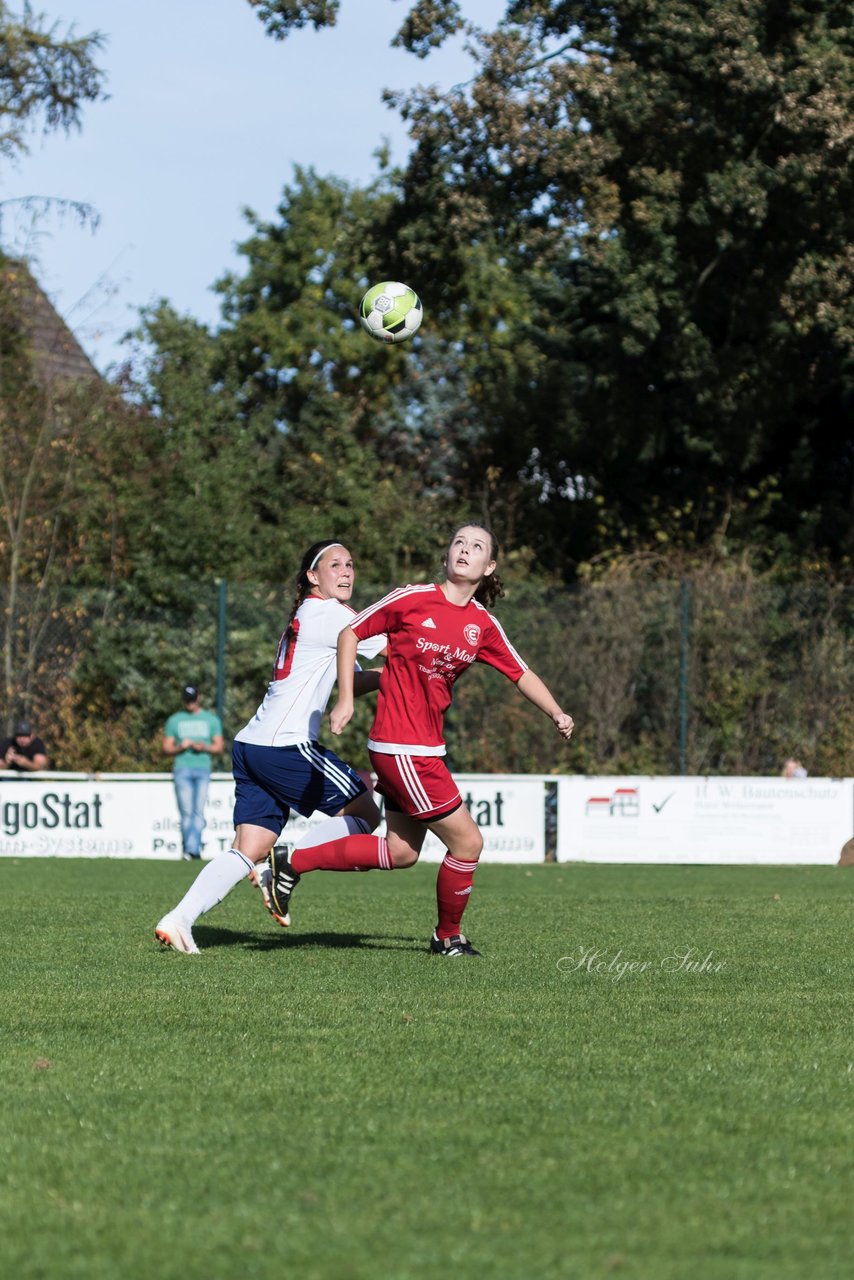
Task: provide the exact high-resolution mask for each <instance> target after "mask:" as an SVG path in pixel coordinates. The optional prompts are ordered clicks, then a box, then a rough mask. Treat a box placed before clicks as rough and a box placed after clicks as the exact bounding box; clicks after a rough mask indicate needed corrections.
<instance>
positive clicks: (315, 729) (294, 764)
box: [154, 541, 388, 954]
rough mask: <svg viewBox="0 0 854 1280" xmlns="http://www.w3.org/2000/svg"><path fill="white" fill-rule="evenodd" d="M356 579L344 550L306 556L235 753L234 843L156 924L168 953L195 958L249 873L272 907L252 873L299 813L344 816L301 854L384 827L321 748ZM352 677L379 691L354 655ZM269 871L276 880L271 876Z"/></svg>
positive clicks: (315, 834)
mask: <svg viewBox="0 0 854 1280" xmlns="http://www.w3.org/2000/svg"><path fill="white" fill-rule="evenodd" d="M354 577H355V571H354V568H353V560H352V557H351V555H350V553H349V551H348V550H347V548H346V547H345V546H343V545H342V543H340V542H330V541H326V542H318V543H315V544H314V546H313V547H309V549H308V551H307V552H306V554H305V556H304V557H303V561H302V565H301V567H300V571H299V574H298V575H297V592H296V597H295V599H294V604H293V609H292V610H291V616H290V618H289V620H288V625H287V626H286V628H285V630H284V632H283V633H282V637H281V639H280V641H279V647H278V649H277V651H276V660H275V662H274V664H273V675H272V679H271V681H270V684H269V685H268V687H267V692H266V694H265V696H264V700H263V702H262V703H261V705H260V707H259V708H258V710H257V711H256V712H255V715H254V716H253V717H252V719H251V720H250V721H249V723H248V724H247V725H245V726H244V728H243V729H241V730H240V732H239V733H238V734H237V736H236V738H235V740H234V745H233V747H232V761H233V767H234V782H235V795H234V825H235V836H234V843H233V845H232V847H231V849H229V850H228V851H227V852H226V853H222V854H220V855H219V856H218V857H216V858H213V859H212V860H211V861H210V862H208V863H207V864H206V865H205V866H204V867H203V868H202V870H201V871H200V872H199V874H198V876H197V877H196V879H195V881H194V882H193V884H192V885H191V886H190V888H189V890H188V892H187V893H186V894H185V895H184V897H183V898H182V899H181V901H180V902H179V903H178V905H177V906H176V907H174V908H173V909H172V910H171V911H170V912H169V913H168V914H167V915H165V916H164V917H163V919H162V920H161V921H160V922H159V924H158V925H157V927H156V928H155V931H154V932H155V936H156V937H157V938H158V939H159V940H160V942H161V943H162V944H163V945H164V946H166V947H173V948H174V949H175V950H176V951H183V952H188V953H191V954H195V953H196V952H198V947H197V946H196V943H195V941H194V939H193V934H192V926H193V924H194V923H195V921H196V920H197V919H198V917H199V916H200V915H202V914H203V913H204V912H205V911H210V909H211V907H214V906H216V904H217V903H218V902H221V901H222V899H223V898H224V897H225V895H226V894H227V893H229V892H230V891H231V890H232V889H233V888H234V886H235V885H236V884H237V883H238V882H239V881H240V880H243V879H244V877H245V876H247V874H248V875H251V876H252V878H253V879H254V880H255V883H256V884H259V885H260V886H261V887H262V889H264V891H265V902H266V904H267V905H268V906H269V905H270V903H269V896H268V894H267V893H266V888H265V885H264V881H263V879H262V878H261V877H260V876H259V874H258V872H256V870H255V868H256V867H258V866H259V864H263V863H264V862H265V861H266V859H267V858H268V857H269V855H270V851H271V849H272V848H273V846H274V844H275V843H276V840H277V839H278V837H279V835H280V834H281V831H282V828H283V827H284V825H285V823H286V822H287V820H288V816H289V814H290V811H291V810H292V809H295V810H296V811H297V812H298V813H301V814H303V815H304V816H305V817H307V816H308V815H309V814H311V813H314V812H315V811H316V810H317V811H319V812H321V813H325V814H335V815H337V816H336V817H330V818H329V820H328V821H327V822H324V823H321V824H320V825H319V826H317V827H315V828H313V829H312V831H310V832H309V833H308V834H307V835H306V836H304V837H303V840H302V842H301V844H300V847H302V846H303V845H305V844H311V843H314V842H315V841H318V840H320V841H322V842H326V841H328V840H332V839H335V838H336V837H341V836H347V835H359V834H362V835H364V834H365V833H368V832H371V831H374V830H375V829H376V827H377V825H378V824H379V820H380V814H379V810H378V809H377V806H376V804H375V803H374V800H373V798H372V797H371V795H370V793H369V792H368V790H367V788H366V786H365V784H364V782H363V781H362V779H361V778H360V777H359V775H358V774H357V773H356V771H355V770H354V769H351V768H350V766H349V765H347V764H345V763H344V762H343V760H339V758H338V756H336V755H335V754H334V752H332V751H330V750H329V749H328V748H326V747H322V746H321V745H320V743H319V742H318V740H317V739H318V734H319V730H320V722H321V718H322V716H323V713H324V711H325V709H326V704H327V702H328V701H329V695H330V693H331V692H332V686H333V685H334V683H335V655H336V644H337V640H338V635H339V632H340V631H341V630H342V629H343V628H344V627H346V626H347V625H348V624H349V623H350V622H351V621H352V620H353V618H354V616H355V611H354V610H353V609H351V608H350V606H349V605H348V604H347V601H348V600H349V599H350V596H351V595H352V593H353V582H354ZM384 648H385V638H384V637H382V636H376V637H373V638H372V639H370V640H367V641H365V642H364V643H361V644H360V645H359V651H360V653H363V654H365V655H366V656H368V657H375V656H376V655H378V654H379V653H380V652H382V650H383V649H384ZM351 674H353V676H354V680H355V682H356V686H355V687H356V691H357V693H368V692H370V691H371V690H375V689H376V688H377V686H378V684H379V672H378V671H359V670H358V667H357V666H356V664H355V656H354V672H353V673H351ZM381 846H382V848H381V850H380V852H379V854H378V859H379V860H378V862H377V865H380V866H381V865H383V862H384V861H387V860H388V851H387V847H386V845H385V841H384V840H383V841H381ZM263 869H264V870H266V871H267V875H268V877H269V874H270V872H269V868H263ZM259 870H260V868H259ZM274 914H275V917H276V919H277V920H278V921H279V923H280V924H283V925H287V924H290V919H289V917H288V916H287V913H281V912H277V913H274Z"/></svg>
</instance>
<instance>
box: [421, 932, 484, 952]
mask: <svg viewBox="0 0 854 1280" xmlns="http://www.w3.org/2000/svg"><path fill="white" fill-rule="evenodd" d="M430 954H431V955H433V956H479V955H480V954H481V953H480V952H479V951H476V950H475V948H474V947H473V946H472V945H471V943H470V942H469V940H468V938H464V937H463V935H462V934H461V933H455V934H454V936H453V937H452V938H439V937H437V936H436V930H435V929H434V930H433V937H432V938H431V939H430Z"/></svg>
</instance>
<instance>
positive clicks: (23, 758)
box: [0, 720, 47, 773]
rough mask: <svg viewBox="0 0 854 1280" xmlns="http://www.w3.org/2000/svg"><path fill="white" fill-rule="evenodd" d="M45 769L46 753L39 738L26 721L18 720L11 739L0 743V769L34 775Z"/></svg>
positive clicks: (5, 739)
mask: <svg viewBox="0 0 854 1280" xmlns="http://www.w3.org/2000/svg"><path fill="white" fill-rule="evenodd" d="M46 768H47V751H46V749H45V745H44V743H43V742H42V740H41V738H37V737H36V735H35V734H34V733H33V726H32V725H31V724H30V722H29V721H28V720H19V721H18V723H17V724H16V725H15V733H14V736H13V737H11V738H4V739H3V741H2V742H0V769H8V770H10V771H11V772H12V773H35V772H36V771H37V770H39V769H46Z"/></svg>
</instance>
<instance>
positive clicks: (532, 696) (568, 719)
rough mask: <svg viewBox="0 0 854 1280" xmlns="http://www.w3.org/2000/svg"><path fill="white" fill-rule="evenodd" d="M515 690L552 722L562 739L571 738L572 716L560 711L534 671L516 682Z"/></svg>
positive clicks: (527, 672) (529, 671)
mask: <svg viewBox="0 0 854 1280" xmlns="http://www.w3.org/2000/svg"><path fill="white" fill-rule="evenodd" d="M516 688H517V689H518V690H519V692H520V693H521V694H523V695H524V696H525V697H526V698H527V699H528V701H529V702H533V704H534V706H535V707H539V709H540V711H543V712H544V713H545V714H546V715H547V716H548V717H549V719H550V720H552V721H553V722H554V726H555V728H556V729H557V731H558V733H559V734H560V736H561V737H562V738H570V737H571V736H572V730H573V719H572V716H571V715H568V714H567V712H565V711H562V710H561V709H560V707H559V706H558V704H557V703H556V702H555V700H554V698H553V697H552V695H551V693H550V692H549V690H548V688H547V687H546V685H545V684H543V682H542V680H541V679H540V677H539V676H538V675H537V674H536V672H535V671H531V670H530V668H529V669H528V670H527V671H526V672H525V674H524V675H523V676H522V677H521V679H520V680H518V681H517V682H516Z"/></svg>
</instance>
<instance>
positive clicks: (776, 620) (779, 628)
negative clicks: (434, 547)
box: [0, 571, 854, 775]
mask: <svg viewBox="0 0 854 1280" xmlns="http://www.w3.org/2000/svg"><path fill="white" fill-rule="evenodd" d="M386 589H387V588H386V587H384V586H382V585H380V586H370V585H369V586H365V585H363V584H361V583H360V584H359V588H358V592H357V596H356V598H355V599H354V603H355V604H356V605H358V604H360V603H367V602H368V601H370V600H373V599H376V598H377V597H378V596H379V595H382V594H383V592H384V591H385V590H386ZM0 605H2V626H3V634H2V637H0V639H2V646H3V649H2V656H3V664H4V665H3V677H4V686H5V701H4V706H3V709H2V711H3V719H4V720H5V727H6V729H7V731H8V729H9V727H10V726H11V724H12V721H13V720H14V719H15V718H17V717H18V716H20V715H22V714H25V715H26V716H27V718H29V719H31V720H33V721H34V722H35V725H36V727H37V729H38V731H39V732H40V734H41V736H42V737H43V738H44V739H45V741H46V742H47V744H48V749H49V752H50V756H51V763H52V764H53V765H54V766H55V767H57V768H63V769H93V768H95V769H113V770H134V769H149V768H152V767H154V768H156V767H158V766H162V756H161V755H160V733H161V730H162V725H163V723H164V721H165V719H166V717H167V716H168V715H169V714H170V713H171V712H172V711H174V710H176V709H177V707H178V705H179V702H180V690H181V687H182V685H183V684H185V683H187V682H192V683H195V684H197V685H198V686H199V688H200V689H201V690H202V692H203V695H204V701H205V705H207V706H209V707H213V708H215V709H218V710H219V711H220V714H221V716H222V719H223V721H224V724H225V728H226V734H227V736H228V737H230V736H231V735H232V734H233V733H234V732H236V731H237V729H239V728H240V726H241V725H242V724H243V723H244V722H245V721H246V719H247V718H248V717H249V716H250V715H251V713H252V712H253V711H254V709H255V706H256V705H257V703H258V701H259V699H260V697H261V696H262V694H263V690H264V687H265V685H266V681H267V679H268V676H269V671H270V668H271V663H272V659H273V655H274V652H275V648H276V644H277V641H278V638H279V635H280V633H281V630H282V628H283V626H284V623H285V621H286V620H287V617H288V615H289V612H290V607H291V591H290V589H289V588H284V587H282V588H278V587H268V586H257V585H255V586H253V585H251V584H243V583H226V582H224V581H222V582H194V583H182V584H181V586H180V589H179V590H177V591H174V592H172V593H171V594H167V593H161V594H160V595H159V596H158V597H157V598H155V599H151V598H147V599H146V601H145V603H144V604H142V603H141V602H140V600H139V599H138V598H136V597H135V596H134V593H133V591H132V590H131V589H130V588H128V587H127V586H124V587H122V588H121V589H119V590H115V591H104V590H97V591H96V590H93V591H88V592H86V591H74V592H71V591H67V590H59V591H56V592H55V593H54V594H53V596H52V597H51V598H47V596H46V595H45V593H44V592H39V591H38V590H35V589H29V590H27V591H24V592H19V594H18V596H17V598H16V600H15V601H14V602H13V603H11V602H10V601H9V599H8V597H6V596H3V595H2V593H0ZM495 612H496V614H497V616H498V617H499V618H500V620H501V622H502V625H503V626H504V628H505V630H506V631H507V632H508V634H509V636H510V637H511V639H512V641H513V643H514V645H515V646H516V648H517V649H519V651H520V652H521V653H522V654H523V656H524V657H525V658H526V660H527V661H528V662H529V663H530V665H531V666H532V667H533V668H534V670H535V671H537V672H538V674H540V675H541V676H542V677H543V679H544V680H545V681H546V683H547V684H548V685H549V686H550V687H551V688H552V690H553V692H554V693H555V695H556V696H557V698H558V699H559V701H560V702H561V703H562V705H563V706H564V707H565V708H566V709H567V710H569V711H571V713H572V714H573V716H574V717H575V720H576V723H577V731H576V734H575V736H574V739H573V742H572V744H571V746H569V747H568V748H567V747H565V745H564V744H562V742H561V741H560V740H559V739H558V738H557V735H555V734H554V733H552V731H551V730H550V728H549V725H548V723H547V722H545V721H544V719H543V717H542V716H541V715H540V714H539V713H538V712H537V711H535V710H534V709H533V708H532V707H531V706H530V705H529V704H528V703H527V702H526V701H525V700H524V699H523V698H520V697H519V696H518V695H517V694H516V693H515V691H514V690H513V688H512V686H511V685H510V684H509V683H508V682H507V681H505V680H503V679H502V678H501V677H500V676H499V675H497V673H495V672H492V671H489V670H487V669H484V668H481V667H478V666H477V665H476V666H475V667H474V668H473V669H472V670H471V671H470V672H469V673H467V675H466V677H465V679H464V680H462V681H460V683H459V684H458V686H457V689H456V691H455V698H454V704H453V707H452V710H451V712H450V713H449V716H448V720H447V738H448V746H449V756H450V760H451V763H452V765H453V767H455V768H457V769H461V770H464V771H493V770H494V771H496V772H504V771H509V772H516V773H521V772H544V773H548V772H559V773H563V772H567V771H575V772H587V773H603V772H606V773H607V772H613V773H617V772H636V773H669V774H675V773H683V774H723V773H734V774H763V775H767V774H769V773H776V772H778V771H779V768H780V765H781V763H782V760H783V759H784V758H785V757H786V756H787V755H789V754H795V755H797V756H799V757H800V758H801V759H802V760H803V761H804V763H805V765H806V766H807V768H808V769H809V771H810V772H811V773H813V774H825V775H828V774H829V775H842V774H846V773H850V772H851V761H852V759H854V646H852V636H854V589H852V588H850V587H846V586H841V585H838V584H834V583H831V582H827V581H824V580H813V579H809V580H801V581H796V582H791V583H780V582H774V581H769V580H763V579H760V578H757V577H755V576H753V575H750V574H747V573H745V574H739V573H734V572H732V571H726V572H724V571H721V572H719V573H714V572H711V571H707V572H705V573H704V574H702V575H698V576H697V577H693V578H686V579H684V580H682V581H679V582H671V581H668V582H664V581H652V582H642V583H638V582H631V581H625V582H623V581H621V582H604V583H598V584H595V585H591V586H584V587H576V588H574V589H572V590H550V591H549V590H544V589H543V588H542V587H540V586H534V585H532V584H524V583H522V584H514V585H512V586H511V587H510V588H509V589H508V593H507V596H506V598H505V599H504V600H501V601H499V602H498V604H497V605H496V608H495ZM370 701H371V700H368V699H366V700H365V705H364V706H360V707H359V708H358V714H357V716H356V717H355V720H354V724H353V726H352V729H351V730H350V731H349V732H348V736H346V737H345V738H344V739H343V740H341V744H340V745H341V750H342V753H343V754H347V753H348V752H349V753H350V754H351V756H356V755H358V754H359V753H362V754H363V752H364V739H365V736H366V734H367V728H368V725H369V723H370V716H371V708H370V706H369V705H368V704H369V702H370ZM354 763H357V760H356V759H355V758H354ZM224 765H225V766H226V767H227V761H225V762H224Z"/></svg>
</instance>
